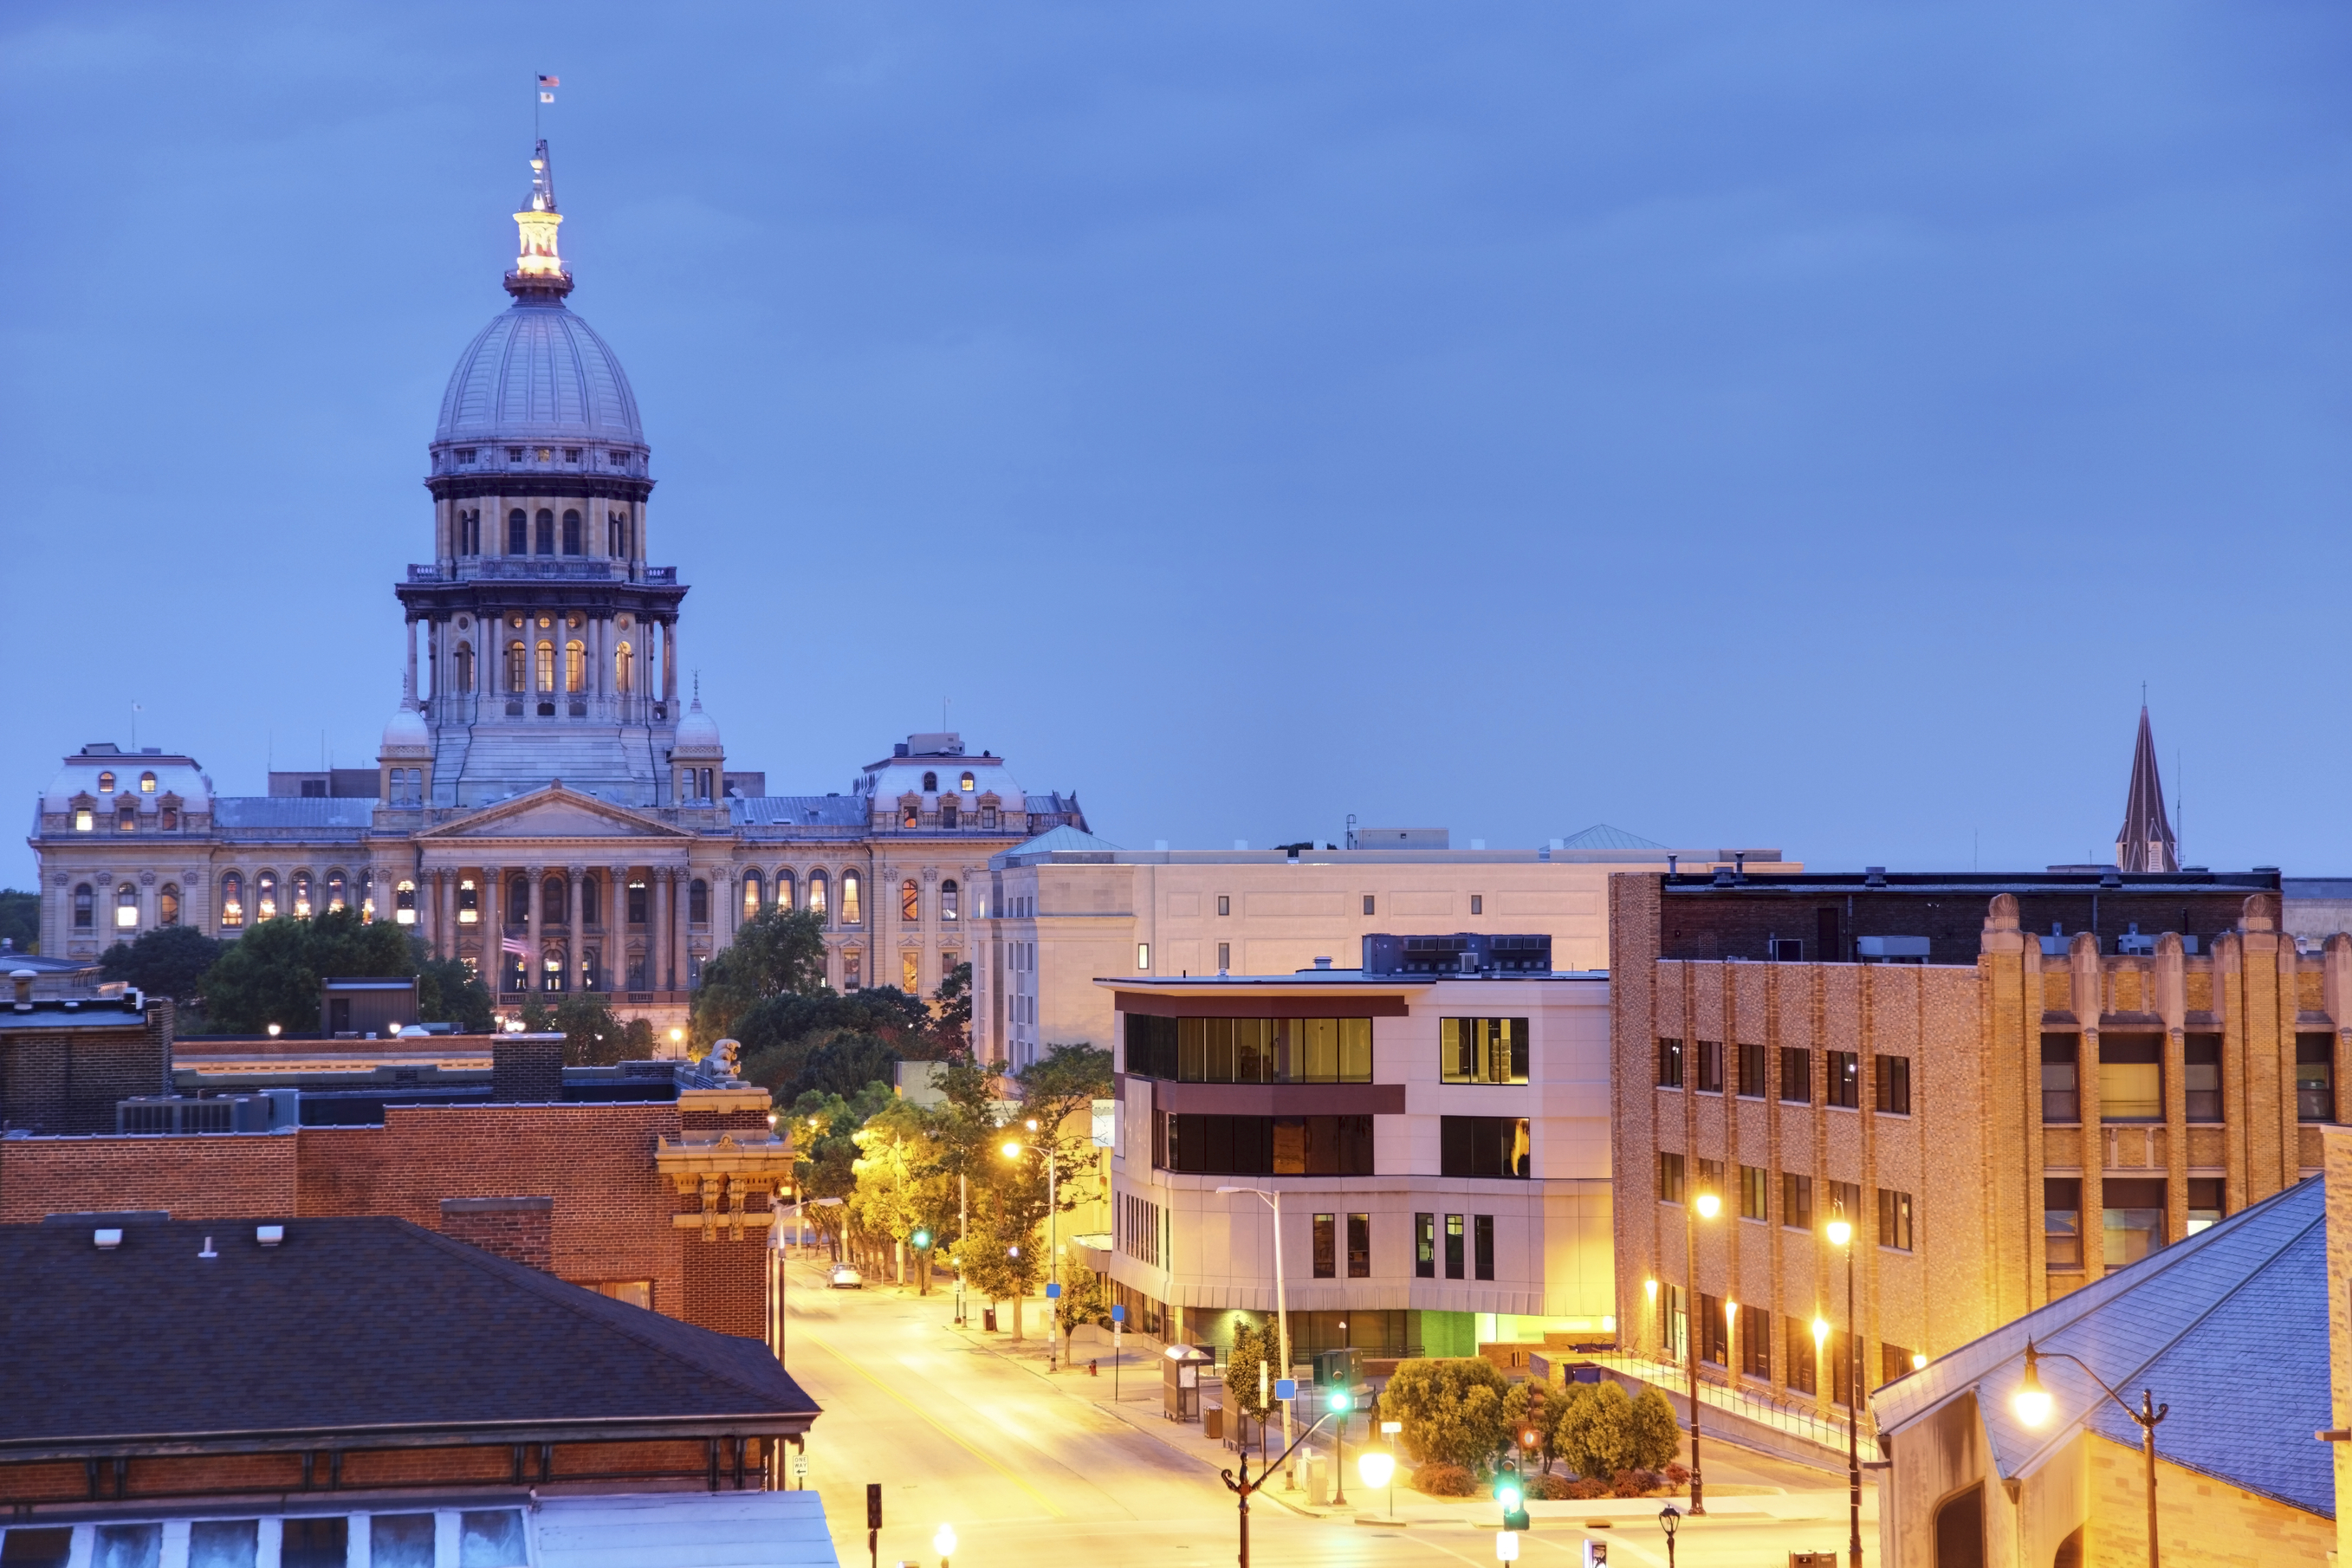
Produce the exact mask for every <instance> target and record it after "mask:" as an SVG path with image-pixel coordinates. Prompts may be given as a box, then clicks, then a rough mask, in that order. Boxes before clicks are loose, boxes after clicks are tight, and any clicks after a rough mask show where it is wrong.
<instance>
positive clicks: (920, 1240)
mask: <svg viewBox="0 0 2352 1568" xmlns="http://www.w3.org/2000/svg"><path fill="white" fill-rule="evenodd" d="M907 1239H908V1240H909V1241H911V1242H913V1243H914V1244H915V1250H916V1251H918V1252H923V1251H927V1250H929V1247H930V1245H931V1233H930V1232H929V1231H928V1230H919V1231H917V1232H916V1233H915V1234H914V1235H912V1236H910V1237H908V1238H907Z"/></svg>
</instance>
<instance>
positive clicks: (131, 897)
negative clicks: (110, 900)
mask: <svg viewBox="0 0 2352 1568" xmlns="http://www.w3.org/2000/svg"><path fill="white" fill-rule="evenodd" d="M114 929H115V930H117V931H136V930H138V929H139V889H137V888H135V887H133V886H132V885H131V884H130V883H129V882H125V883H123V884H122V885H121V887H119V888H117V889H114Z"/></svg>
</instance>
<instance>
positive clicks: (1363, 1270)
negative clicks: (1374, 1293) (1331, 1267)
mask: <svg viewBox="0 0 2352 1568" xmlns="http://www.w3.org/2000/svg"><path fill="white" fill-rule="evenodd" d="M1371 1277H1372V1216H1371V1215H1368V1214H1351V1215H1349V1216H1348V1278H1349V1279H1370V1278H1371Z"/></svg>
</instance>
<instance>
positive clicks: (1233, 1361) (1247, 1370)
mask: <svg viewBox="0 0 2352 1568" xmlns="http://www.w3.org/2000/svg"><path fill="white" fill-rule="evenodd" d="M1261 1368H1263V1369H1264V1370H1265V1376H1264V1377H1263V1378H1260V1376H1259V1375H1258V1373H1259V1370H1260V1369H1261ZM1289 1375H1290V1374H1289V1373H1286V1372H1285V1371H1283V1370H1282V1342H1281V1337H1280V1335H1279V1334H1277V1333H1276V1331H1275V1326H1274V1325H1273V1324H1272V1323H1264V1324H1260V1323H1246V1322H1244V1323H1237V1324H1235V1325H1234V1343H1233V1349H1232V1350H1230V1351H1229V1352H1226V1355H1225V1397H1226V1398H1228V1399H1230V1400H1231V1401H1232V1402H1233V1405H1234V1409H1236V1410H1239V1411H1240V1412H1241V1413H1242V1414H1244V1415H1247V1416H1248V1417H1249V1418H1250V1419H1251V1420H1253V1421H1264V1420H1265V1418H1266V1417H1267V1416H1269V1415H1273V1414H1274V1413H1275V1410H1276V1405H1278V1404H1279V1403H1280V1402H1279V1401H1277V1400H1276V1398H1275V1397H1274V1380H1275V1379H1276V1378H1278V1377H1288V1376H1289ZM1260 1384H1264V1386H1265V1398H1263V1399H1261V1398H1259V1397H1258V1388H1259V1386H1260Z"/></svg>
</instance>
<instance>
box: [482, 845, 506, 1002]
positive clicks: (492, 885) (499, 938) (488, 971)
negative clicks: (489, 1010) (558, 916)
mask: <svg viewBox="0 0 2352 1568" xmlns="http://www.w3.org/2000/svg"><path fill="white" fill-rule="evenodd" d="M478 875H479V876H480V877H481V879H482V900H481V903H482V907H481V909H480V910H478V911H477V912H476V915H475V920H476V922H477V923H478V925H479V927H480V928H481V933H482V954H481V958H482V968H481V974H482V984H485V985H488V987H489V988H490V1000H491V1001H492V1002H496V1001H497V1000H498V999H499V990H500V989H501V988H502V986H503V984H504V981H503V979H502V977H503V976H504V974H505V973H506V971H505V970H504V969H502V968H501V967H500V965H501V964H503V963H505V962H506V923H505V922H506V913H505V911H504V910H500V909H499V894H500V893H501V892H503V891H504V889H503V888H502V886H501V885H500V882H499V868H497V867H496V866H485V867H483V868H481V870H480V871H479V872H478Z"/></svg>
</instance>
